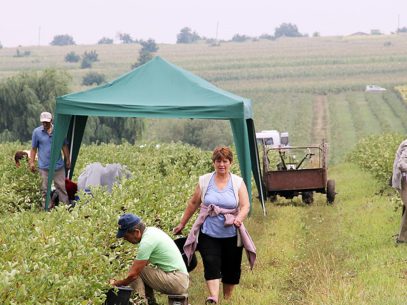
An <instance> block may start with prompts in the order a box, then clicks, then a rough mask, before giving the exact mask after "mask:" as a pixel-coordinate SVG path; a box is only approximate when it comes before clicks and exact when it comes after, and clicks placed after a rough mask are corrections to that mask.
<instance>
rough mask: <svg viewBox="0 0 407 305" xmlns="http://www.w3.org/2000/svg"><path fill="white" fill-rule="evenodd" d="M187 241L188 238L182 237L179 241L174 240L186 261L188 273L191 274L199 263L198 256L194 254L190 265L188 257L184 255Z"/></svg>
mask: <svg viewBox="0 0 407 305" xmlns="http://www.w3.org/2000/svg"><path fill="white" fill-rule="evenodd" d="M186 241H187V238H186V237H180V238H177V239H175V240H174V242H175V244H176V245H177V247H178V249H179V251H180V252H181V254H182V259H183V260H184V263H185V265H186V266H187V270H188V272H191V271H192V270H194V269H195V267H196V265H197V264H198V261H197V260H196V255H195V253H194V254H192V258H191V262H190V264H189V265H188V259H187V256H186V255H185V253H184V245H185V242H186Z"/></svg>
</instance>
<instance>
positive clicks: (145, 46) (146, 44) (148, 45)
mask: <svg viewBox="0 0 407 305" xmlns="http://www.w3.org/2000/svg"><path fill="white" fill-rule="evenodd" d="M140 44H141V46H142V50H145V51H148V52H157V51H158V46H157V44H156V43H155V40H154V39H149V40H147V41H144V40H140Z"/></svg>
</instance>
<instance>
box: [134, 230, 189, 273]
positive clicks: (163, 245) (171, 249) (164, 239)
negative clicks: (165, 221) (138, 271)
mask: <svg viewBox="0 0 407 305" xmlns="http://www.w3.org/2000/svg"><path fill="white" fill-rule="evenodd" d="M136 260H148V261H149V262H150V264H153V265H154V266H157V267H158V268H160V269H161V270H163V271H165V272H170V271H174V270H175V271H181V272H183V273H186V274H188V271H187V268H186V266H185V263H184V260H183V259H182V256H181V253H180V251H179V250H178V247H177V245H176V244H175V243H174V241H173V240H172V239H171V238H170V237H169V236H168V235H167V234H166V233H165V232H163V231H162V230H160V229H158V228H154V227H147V228H146V229H145V230H144V233H143V236H142V238H141V241H140V246H139V249H138V253H137V256H136Z"/></svg>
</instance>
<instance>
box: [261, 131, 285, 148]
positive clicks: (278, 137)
mask: <svg viewBox="0 0 407 305" xmlns="http://www.w3.org/2000/svg"><path fill="white" fill-rule="evenodd" d="M256 139H257V141H259V142H261V143H262V144H264V145H266V146H269V147H273V148H278V147H285V146H288V132H281V133H280V132H278V131H277V130H262V131H261V132H256Z"/></svg>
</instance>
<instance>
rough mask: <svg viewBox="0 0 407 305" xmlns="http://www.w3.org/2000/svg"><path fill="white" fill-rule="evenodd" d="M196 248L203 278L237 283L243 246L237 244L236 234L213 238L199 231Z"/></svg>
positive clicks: (232, 283)
mask: <svg viewBox="0 0 407 305" xmlns="http://www.w3.org/2000/svg"><path fill="white" fill-rule="evenodd" d="M198 250H199V252H200V253H201V257H202V261H203V265H204V269H205V280H207V281H209V280H215V279H222V282H223V283H225V284H231V285H236V284H239V280H240V274H241V267H240V266H241V263H242V252H243V247H238V246H237V236H234V237H229V238H214V237H211V236H208V235H206V234H204V233H202V232H200V233H199V241H198Z"/></svg>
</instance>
